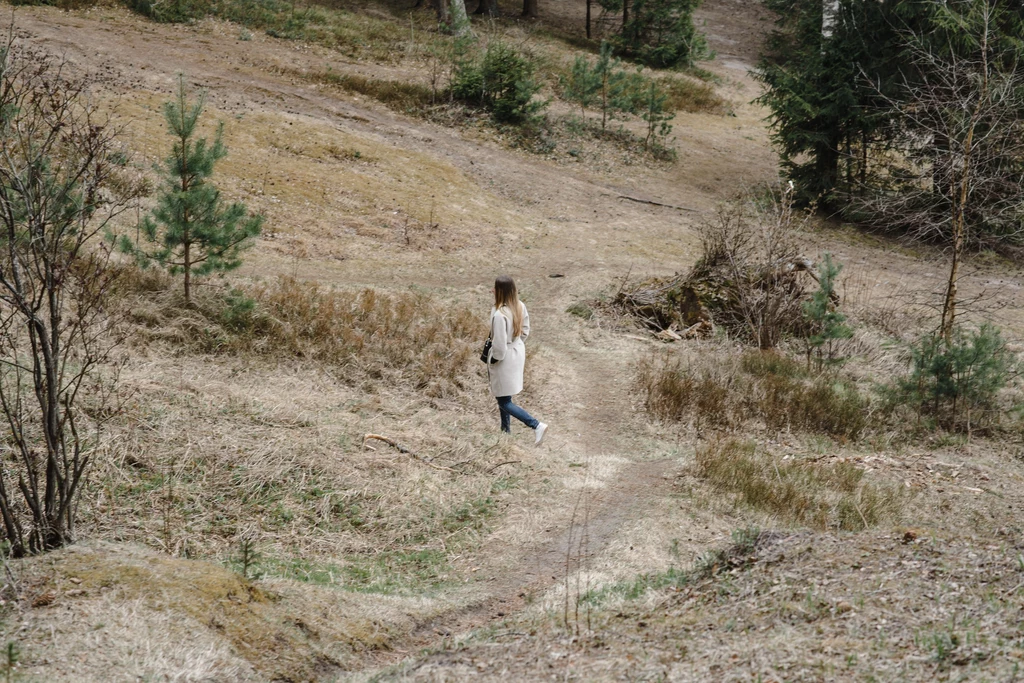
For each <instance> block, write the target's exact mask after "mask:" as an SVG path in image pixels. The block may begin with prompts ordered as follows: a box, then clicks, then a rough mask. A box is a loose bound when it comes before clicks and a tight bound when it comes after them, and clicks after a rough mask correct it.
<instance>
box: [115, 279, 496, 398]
mask: <svg viewBox="0 0 1024 683" xmlns="http://www.w3.org/2000/svg"><path fill="white" fill-rule="evenodd" d="M136 281H137V283H138V285H139V286H142V287H151V286H158V284H157V283H156V282H154V281H152V280H147V279H146V278H144V277H143V276H141V275H140V276H137V278H136ZM149 298H150V299H151V300H152V299H154V298H155V299H157V301H156V304H155V306H149V307H147V306H142V305H139V306H133V308H132V317H133V320H134V321H135V322H137V323H139V324H141V325H143V326H145V327H147V328H150V330H151V334H150V336H152V337H156V338H163V339H169V340H171V341H174V342H176V343H179V344H185V345H188V346H190V347H192V348H195V349H196V350H199V351H201V352H205V353H252V354H256V355H260V356H267V357H274V358H281V357H292V358H300V359H307V360H315V361H319V362H323V363H328V364H330V365H332V366H333V367H334V368H335V369H336V370H337V372H338V373H339V374H340V375H341V376H342V377H343V378H344V379H346V380H348V381H350V382H359V381H363V380H387V381H390V382H392V383H394V384H401V385H407V386H411V387H414V388H416V389H418V390H422V391H425V392H426V393H427V394H428V395H430V396H435V397H441V396H449V395H452V394H454V393H456V392H457V391H460V390H461V389H462V388H464V386H465V382H466V381H467V379H468V376H469V367H470V365H469V361H470V359H471V358H472V356H473V351H474V348H475V344H476V342H477V341H478V340H479V338H480V334H481V329H480V328H481V323H480V320H478V319H477V317H476V316H474V315H473V313H472V312H471V311H470V310H469V309H467V308H465V307H460V306H448V305H445V304H444V303H443V302H440V301H437V300H436V299H434V298H432V297H431V296H429V295H428V294H424V293H413V292H402V293H398V294H391V293H384V292H379V291H377V290H374V289H362V290H359V291H352V290H334V289H329V288H326V287H323V286H321V285H318V284H317V283H314V282H300V281H299V280H296V279H295V278H291V277H282V278H280V279H278V280H276V281H274V282H273V283H269V284H260V285H254V286H249V287H247V288H244V289H235V290H230V291H227V292H225V291H224V290H215V291H212V292H206V293H204V294H202V295H200V296H199V297H197V299H196V301H195V302H194V307H195V310H191V311H190V310H188V308H187V307H185V306H183V305H182V302H181V301H180V299H179V298H178V297H176V296H175V295H174V294H173V292H165V293H163V294H162V295H161V296H158V297H149ZM139 303H141V302H139Z"/></svg>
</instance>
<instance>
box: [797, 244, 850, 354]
mask: <svg viewBox="0 0 1024 683" xmlns="http://www.w3.org/2000/svg"><path fill="white" fill-rule="evenodd" d="M842 269H843V266H842V265H841V264H839V263H835V262H834V261H833V260H832V255H831V254H829V253H826V254H825V258H824V259H823V260H822V262H821V264H819V266H818V289H817V291H815V292H814V294H813V295H812V296H811V300H810V301H807V302H805V303H804V318H805V320H806V321H807V323H808V326H809V328H810V330H809V332H810V333H809V334H808V336H807V338H806V340H805V343H806V349H807V368H808V370H809V369H810V367H811V358H812V356H813V357H814V358H815V360H816V363H817V366H818V371H819V372H820V371H821V370H822V369H824V367H825V366H834V365H838V364H840V363H842V362H843V360H844V359H843V358H841V357H839V356H838V355H837V351H838V346H837V342H839V341H841V340H843V339H849V338H850V337H852V336H853V330H852V329H851V328H850V326H849V325H847V324H846V316H845V315H843V314H842V313H840V312H839V311H837V310H836V309H835V305H836V302H837V301H838V296H837V295H836V291H835V290H836V279H837V278H838V277H839V273H840V272H841V271H842Z"/></svg>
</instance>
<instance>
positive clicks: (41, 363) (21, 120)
mask: <svg viewBox="0 0 1024 683" xmlns="http://www.w3.org/2000/svg"><path fill="white" fill-rule="evenodd" d="M86 88H87V84H86V82H85V81H83V80H77V79H74V78H71V77H69V75H68V73H67V68H66V65H65V64H64V63H62V62H59V61H57V60H55V59H53V58H51V57H49V56H48V55H46V54H40V53H28V52H26V51H23V50H21V49H20V48H19V47H17V46H15V45H14V44H13V43H12V42H8V43H7V44H6V45H4V46H0V128H2V134H0V405H2V409H3V414H4V418H5V422H6V429H5V432H6V434H4V436H3V438H2V440H0V449H2V451H0V453H2V454H3V465H2V467H0V516H2V519H3V530H4V537H5V540H6V542H7V543H9V544H10V550H11V552H12V554H14V555H16V556H20V555H25V554H30V553H37V552H41V551H44V550H49V549H53V548H57V547H60V546H62V545H64V544H66V543H69V542H70V541H72V540H73V538H74V528H75V514H76V508H77V499H78V495H79V492H80V485H81V482H82V477H83V475H84V474H85V471H86V468H87V467H88V465H89V459H90V451H91V450H92V449H93V447H94V446H95V445H96V444H95V439H94V438H92V436H87V434H90V435H94V434H95V433H96V430H95V429H94V427H95V422H96V421H101V420H102V419H103V416H104V414H105V407H104V406H103V405H102V403H103V398H104V396H106V394H105V392H104V391H103V390H102V389H101V387H99V386H98V385H99V384H100V383H101V382H102V378H101V373H100V372H99V369H100V368H101V367H102V366H103V365H104V364H106V363H107V361H108V360H109V359H110V356H109V353H110V349H111V346H112V344H113V341H114V339H113V337H111V335H110V330H111V317H110V315H109V308H108V301H109V295H110V293H111V291H112V289H113V283H114V278H115V275H116V274H115V273H114V272H113V271H111V270H110V269H108V268H107V260H108V256H109V254H108V252H107V251H105V250H104V249H103V248H102V244H101V243H102V239H100V236H101V235H102V233H103V231H104V229H105V228H106V227H107V226H108V225H109V223H110V221H111V220H113V218H114V217H116V216H117V214H118V213H119V212H120V211H121V210H123V209H124V208H125V206H126V205H127V202H128V197H126V196H125V194H124V193H122V192H119V191H117V189H116V188H117V187H121V188H122V189H124V190H126V191H128V192H130V191H131V189H132V185H131V183H130V182H129V183H124V182H122V183H115V182H113V180H114V178H115V176H116V175H117V174H118V173H119V169H118V165H117V163H116V162H114V158H115V156H116V154H115V153H116V151H117V150H116V142H115V135H116V131H115V130H114V129H113V128H111V127H110V126H108V125H107V122H106V121H105V120H104V118H103V117H102V116H100V115H99V114H98V112H97V110H96V109H95V107H94V106H93V105H91V104H90V103H89V100H88V97H87V94H88V93H87V89H86ZM89 403H92V405H91V406H90V405H88V404H89ZM91 418H92V419H91Z"/></svg>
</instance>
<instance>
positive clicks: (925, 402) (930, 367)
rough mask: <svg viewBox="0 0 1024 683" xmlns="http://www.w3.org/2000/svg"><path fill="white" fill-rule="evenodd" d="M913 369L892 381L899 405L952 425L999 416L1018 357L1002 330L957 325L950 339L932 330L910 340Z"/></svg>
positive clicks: (979, 422) (980, 422)
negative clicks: (1001, 399)
mask: <svg viewBox="0 0 1024 683" xmlns="http://www.w3.org/2000/svg"><path fill="white" fill-rule="evenodd" d="M909 352H910V372H909V373H908V374H907V375H906V376H905V377H902V378H900V379H898V380H896V382H895V383H894V384H893V385H891V386H890V392H889V394H890V399H891V400H892V402H893V403H895V404H896V405H905V406H911V407H913V408H914V409H915V410H916V412H917V414H918V418H919V419H920V418H921V417H922V416H925V415H927V416H929V417H932V418H934V419H935V420H936V421H937V422H938V424H940V425H942V426H944V427H946V428H947V429H951V430H959V429H967V430H968V431H970V429H971V428H972V427H977V426H981V425H984V424H986V423H989V422H992V421H994V419H997V418H998V417H999V413H1000V411H999V407H998V402H997V398H998V395H999V392H1000V391H1001V390H1002V389H1003V388H1004V387H1005V386H1006V385H1007V384H1008V383H1009V381H1010V379H1011V376H1012V375H1013V374H1014V373H1015V372H1016V366H1017V360H1016V358H1015V357H1014V355H1013V353H1011V352H1010V350H1009V349H1008V348H1007V347H1006V342H1005V341H1004V340H1003V337H1002V334H1001V333H1000V331H999V329H998V328H996V327H994V326H993V325H988V324H986V325H982V326H981V327H980V328H978V329H977V330H971V331H967V330H964V329H963V328H957V329H956V330H954V333H953V336H952V338H951V339H949V340H946V339H943V338H942V337H940V336H938V335H936V334H928V335H925V336H923V337H921V338H920V339H918V340H917V341H916V342H914V343H913V344H911V345H910V348H909Z"/></svg>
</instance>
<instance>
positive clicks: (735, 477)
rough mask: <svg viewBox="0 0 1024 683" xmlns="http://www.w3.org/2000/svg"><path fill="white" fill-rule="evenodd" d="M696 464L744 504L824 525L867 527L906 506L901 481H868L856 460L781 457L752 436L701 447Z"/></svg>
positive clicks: (792, 519)
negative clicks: (823, 461)
mask: <svg viewBox="0 0 1024 683" xmlns="http://www.w3.org/2000/svg"><path fill="white" fill-rule="evenodd" d="M694 467H695V471H696V474H697V476H698V477H700V478H701V479H704V480H705V481H707V482H708V483H709V484H711V485H712V486H714V487H715V488H717V489H719V490H721V491H723V492H727V493H732V494H735V495H736V497H737V501H738V502H740V503H742V504H744V505H747V506H749V507H752V508H755V509H757V510H762V511H764V512H767V513H768V514H770V515H773V516H775V517H779V518H780V519H784V520H786V521H789V522H793V523H797V524H804V525H808V526H812V527H816V528H820V529H828V528H838V529H845V530H861V529H866V528H869V527H871V526H875V525H877V524H879V523H880V522H882V521H884V520H886V519H889V518H891V517H894V516H895V515H897V514H898V513H899V510H900V509H901V507H902V505H903V494H902V492H901V490H900V488H899V487H898V486H891V487H885V486H881V485H878V484H874V483H872V482H869V481H866V480H865V479H864V470H862V469H860V468H858V467H857V466H855V465H853V464H852V463H849V462H835V463H829V464H823V465H817V464H814V463H809V462H804V461H800V460H779V459H777V458H775V457H774V456H773V455H772V454H771V453H767V452H764V451H762V450H760V449H758V447H757V446H756V444H754V443H753V442H749V441H740V440H738V439H729V440H725V441H714V442H711V443H708V444H706V445H705V446H703V447H701V448H698V449H697V453H696V459H695V464H694Z"/></svg>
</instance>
